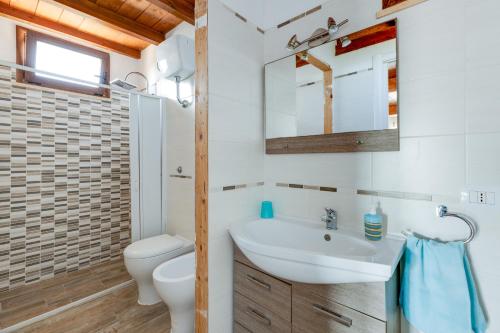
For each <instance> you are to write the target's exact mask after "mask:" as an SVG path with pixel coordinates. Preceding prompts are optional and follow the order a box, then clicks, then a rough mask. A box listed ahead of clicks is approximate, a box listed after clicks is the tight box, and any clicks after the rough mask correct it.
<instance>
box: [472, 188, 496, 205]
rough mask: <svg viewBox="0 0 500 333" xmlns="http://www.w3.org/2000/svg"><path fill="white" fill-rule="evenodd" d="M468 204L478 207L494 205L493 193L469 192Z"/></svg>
mask: <svg viewBox="0 0 500 333" xmlns="http://www.w3.org/2000/svg"><path fill="white" fill-rule="evenodd" d="M469 203H471V204H479V205H490V206H493V205H495V204H496V203H495V192H486V191H469Z"/></svg>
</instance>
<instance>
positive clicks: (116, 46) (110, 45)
mask: <svg viewBox="0 0 500 333" xmlns="http://www.w3.org/2000/svg"><path fill="white" fill-rule="evenodd" d="M0 16H5V17H8V18H12V19H15V20H17V21H21V22H26V23H30V24H34V25H36V26H39V27H42V28H46V29H49V30H51V31H56V32H60V33H63V34H65V35H69V36H73V37H76V38H78V39H82V40H84V41H87V42H90V43H92V44H94V45H97V46H99V47H102V48H104V49H106V50H110V51H114V52H117V53H121V54H124V55H126V56H129V57H132V58H136V59H140V58H141V52H140V51H139V50H136V49H133V48H130V47H127V46H124V45H122V44H120V43H116V42H113V41H110V40H107V39H104V38H101V37H98V36H95V35H92V34H89V33H86V32H83V31H80V30H77V29H74V28H71V27H68V26H65V25H63V24H60V23H57V22H54V21H51V20H48V19H45V18H43V17H39V16H35V15H34V14H30V13H28V12H25V11H22V10H19V9H16V8H13V7H10V6H9V5H6V4H4V3H2V2H0Z"/></svg>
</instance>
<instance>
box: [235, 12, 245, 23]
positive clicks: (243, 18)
mask: <svg viewBox="0 0 500 333" xmlns="http://www.w3.org/2000/svg"><path fill="white" fill-rule="evenodd" d="M234 15H235V16H236V17H237V18H239V19H240V20H242V21H243V22H245V23H246V22H247V19H246V18H245V17H244V16H242V15H240V14H239V13H236V12H235V13H234Z"/></svg>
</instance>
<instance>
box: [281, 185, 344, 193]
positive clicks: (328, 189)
mask: <svg viewBox="0 0 500 333" xmlns="http://www.w3.org/2000/svg"><path fill="white" fill-rule="evenodd" d="M276 186H278V187H288V188H293V189H301V190H313V191H321V192H337V188H336V187H330V186H316V185H303V184H287V183H276Z"/></svg>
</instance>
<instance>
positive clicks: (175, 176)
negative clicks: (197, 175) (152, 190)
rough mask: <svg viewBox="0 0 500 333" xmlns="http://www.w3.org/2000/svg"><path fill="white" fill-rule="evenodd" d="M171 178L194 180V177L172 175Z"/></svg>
mask: <svg viewBox="0 0 500 333" xmlns="http://www.w3.org/2000/svg"><path fill="white" fill-rule="evenodd" d="M169 177H170V178H181V179H193V177H192V176H184V175H170V176H169Z"/></svg>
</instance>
